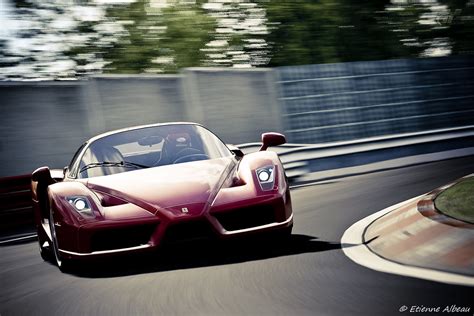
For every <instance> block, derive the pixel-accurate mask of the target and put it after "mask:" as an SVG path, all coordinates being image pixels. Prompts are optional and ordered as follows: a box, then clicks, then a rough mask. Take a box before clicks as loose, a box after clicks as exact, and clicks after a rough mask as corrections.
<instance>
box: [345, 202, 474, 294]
mask: <svg viewBox="0 0 474 316" xmlns="http://www.w3.org/2000/svg"><path fill="white" fill-rule="evenodd" d="M424 196H425V195H421V196H418V197H415V198H413V199H410V200H408V201H405V202H401V203H398V204H396V205H393V206H390V207H388V208H386V209H383V210H381V211H379V212H377V213H375V214H372V215H370V216H368V217H366V218H364V219H361V220H360V221H358V222H357V223H355V224H354V225H352V226H351V227H349V228H348V229H347V230H346V231H345V232H344V235H343V236H342V239H341V244H342V250H343V251H344V253H345V254H346V256H347V257H349V258H350V259H351V260H352V261H354V262H356V263H358V264H360V265H362V266H365V267H367V268H369V269H373V270H376V271H380V272H385V273H391V274H397V275H402V276H408V277H414V278H419V279H425V280H430V281H435V282H441V283H449V284H457V285H466V286H474V277H471V276H467V275H462V274H457V273H452V272H446V271H439V270H434V269H430V268H425V267H415V266H412V265H407V264H401V263H397V262H394V261H391V260H387V259H385V258H382V257H381V256H379V255H377V254H376V253H374V252H373V251H371V250H370V249H369V248H368V247H367V245H366V243H365V241H364V235H365V233H366V230H367V227H369V226H370V224H372V223H373V222H374V221H376V220H377V219H379V218H380V217H382V216H384V215H386V214H388V213H390V212H392V211H395V210H397V209H401V208H403V207H407V206H409V205H410V204H413V203H414V202H416V201H417V200H419V199H420V198H421V197H424ZM391 215H392V214H388V215H387V217H388V216H391ZM421 216H423V215H421ZM394 217H397V216H396V215H395V216H392V219H393V220H394V221H395V219H394ZM392 224H393V222H392V223H390V219H388V218H387V222H384V223H383V224H381V226H380V227H379V226H377V229H390V226H392ZM424 224H425V223H423V224H421V225H418V226H416V227H413V228H412V232H414V231H415V230H417V229H418V230H421V229H424V228H423V225H424ZM382 225H383V226H382ZM438 225H441V226H444V224H441V223H439V224H438ZM439 240H440V243H439V244H438V245H437V246H436V248H439V247H442V243H443V242H444V241H443V238H440V239H439ZM375 241H376V240H375ZM369 242H370V239H369ZM386 242H388V239H387V240H386ZM390 242H392V241H390ZM397 242H399V241H397V240H395V241H393V243H397ZM385 246H387V247H388V246H389V245H388V244H387V245H385ZM431 247H434V246H431ZM429 248H430V246H428V247H426V248H425V250H426V251H430V250H429Z"/></svg>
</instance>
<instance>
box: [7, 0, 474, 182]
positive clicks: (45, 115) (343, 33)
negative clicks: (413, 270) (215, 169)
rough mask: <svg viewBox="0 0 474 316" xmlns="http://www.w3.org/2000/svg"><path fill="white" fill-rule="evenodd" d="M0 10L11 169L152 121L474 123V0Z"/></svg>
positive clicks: (397, 127)
mask: <svg viewBox="0 0 474 316" xmlns="http://www.w3.org/2000/svg"><path fill="white" fill-rule="evenodd" d="M0 24H1V26H0V109H1V116H0V135H1V136H0V152H1V155H0V166H1V167H0V176H10V175H17V174H23V173H29V172H31V171H32V170H34V169H35V168H36V167H39V166H41V165H50V166H52V167H60V168H61V167H62V166H64V165H66V164H67V163H68V160H69V159H70V157H71V156H72V154H73V153H74V151H75V149H76V148H77V147H78V146H79V145H80V144H81V143H82V142H83V141H84V140H86V139H87V138H89V137H91V136H93V135H95V134H97V133H101V132H104V131H107V130H111V129H116V128H121V127H127V126H131V125H140V124H146V123H155V122H165V121H181V120H182V121H195V122H199V123H203V124H205V125H206V126H208V127H209V128H211V130H213V131H215V132H216V133H217V134H218V135H220V136H221V137H222V138H223V140H224V141H226V142H228V143H247V142H254V141H258V139H259V134H260V133H261V132H264V131H268V130H274V131H280V132H283V133H285V134H286V135H287V137H288V139H289V141H290V142H293V143H299V144H303V143H305V144H321V143H323V144H326V143H334V142H341V141H351V140H357V139H367V138H371V137H380V136H386V135H398V134H403V133H420V132H429V131H433V130H440V129H452V128H464V127H469V126H471V125H472V122H474V107H473V106H472V101H473V98H474V95H473V93H472V91H474V89H473V88H474V76H473V70H474V62H473V58H472V55H473V54H474V41H473V40H472V39H473V38H474V36H473V35H474V0H469V1H468V0H405V1H404V0H388V1H387V0H381V1H363V0H361V1H350V0H319V1H316V0H292V1H283V0H207V1H199V0H195V1H193V0H137V1H133V0H91V1H87V0H75V1H74V0H62V1H60V0H0Z"/></svg>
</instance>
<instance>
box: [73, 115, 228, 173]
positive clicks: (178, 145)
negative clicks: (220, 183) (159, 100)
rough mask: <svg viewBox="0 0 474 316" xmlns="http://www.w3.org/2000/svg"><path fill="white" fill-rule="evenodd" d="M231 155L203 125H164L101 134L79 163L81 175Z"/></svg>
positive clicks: (78, 169)
mask: <svg viewBox="0 0 474 316" xmlns="http://www.w3.org/2000/svg"><path fill="white" fill-rule="evenodd" d="M230 155H231V152H230V151H229V149H228V148H227V147H226V146H225V145H224V144H223V143H222V142H221V140H220V139H219V138H217V137H216V136H215V135H214V134H212V133H211V132H209V131H208V130H207V129H205V128H203V127H201V126H199V125H193V124H173V125H160V126H152V127H144V128H140V129H132V130H128V131H122V132H118V133H115V134H111V135H108V136H105V137H102V138H99V139H97V140H95V141H93V142H92V143H91V144H89V146H88V148H87V150H86V151H85V152H84V154H83V155H82V157H81V158H80V160H78V163H76V164H75V165H76V166H75V167H76V174H77V177H78V178H90V177H97V176H103V175H109V174H115V173H120V172H125V171H131V170H136V169H142V168H150V167H158V166H165V165H170V164H179V163H184V162H191V161H198V160H207V159H216V158H222V157H225V156H230Z"/></svg>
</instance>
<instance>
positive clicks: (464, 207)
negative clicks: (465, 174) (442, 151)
mask: <svg viewBox="0 0 474 316" xmlns="http://www.w3.org/2000/svg"><path fill="white" fill-rule="evenodd" d="M435 205H436V208H437V209H438V210H439V211H440V212H442V213H444V214H446V215H448V216H451V217H454V218H456V219H459V220H461V221H465V222H469V223H473V224H474V177H470V178H467V179H465V180H463V181H461V182H459V183H457V184H455V185H453V186H452V187H450V188H449V189H447V190H445V191H443V192H442V193H441V194H440V195H438V197H437V198H436V199H435Z"/></svg>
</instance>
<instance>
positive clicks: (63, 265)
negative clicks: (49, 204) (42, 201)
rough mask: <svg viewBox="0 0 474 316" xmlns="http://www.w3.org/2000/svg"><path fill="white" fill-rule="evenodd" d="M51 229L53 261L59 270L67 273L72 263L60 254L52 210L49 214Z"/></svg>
mask: <svg viewBox="0 0 474 316" xmlns="http://www.w3.org/2000/svg"><path fill="white" fill-rule="evenodd" d="M49 214H50V215H49V227H50V229H51V239H52V245H51V250H52V253H53V259H54V261H55V263H56V265H57V266H58V268H59V269H60V270H61V271H63V272H65V271H68V270H69V268H70V262H69V261H68V260H67V259H64V258H63V257H62V256H61V254H60V252H59V246H58V239H57V236H56V228H55V227H54V219H53V212H52V210H51V211H50V212H49Z"/></svg>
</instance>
